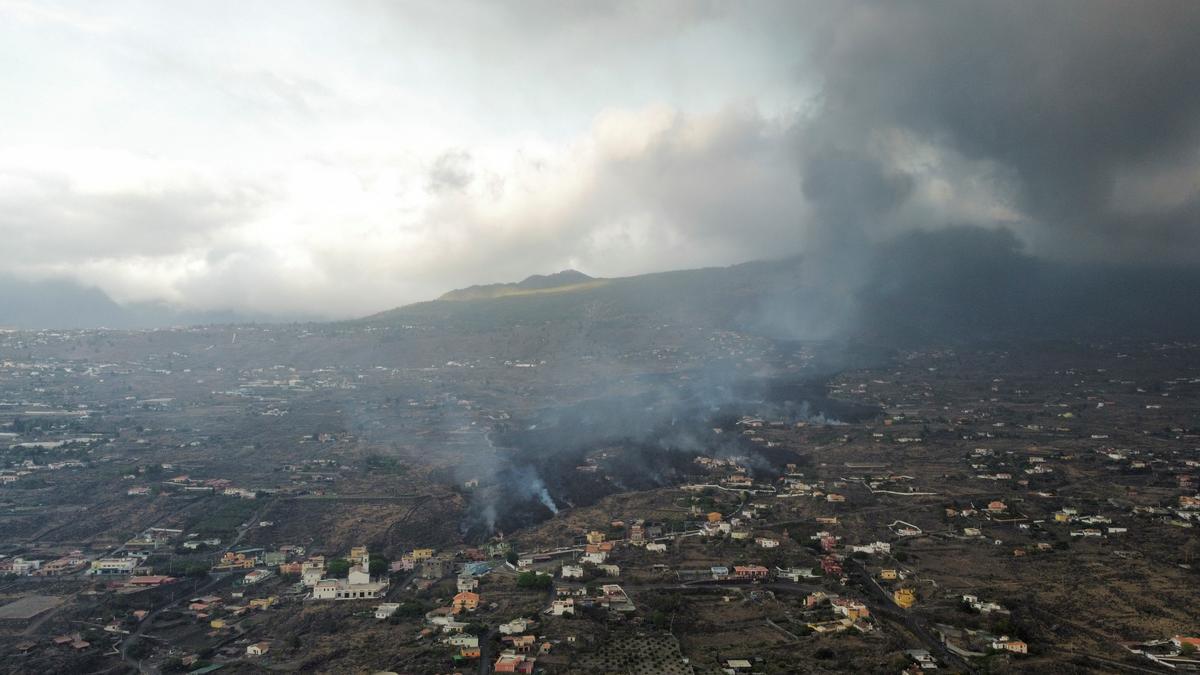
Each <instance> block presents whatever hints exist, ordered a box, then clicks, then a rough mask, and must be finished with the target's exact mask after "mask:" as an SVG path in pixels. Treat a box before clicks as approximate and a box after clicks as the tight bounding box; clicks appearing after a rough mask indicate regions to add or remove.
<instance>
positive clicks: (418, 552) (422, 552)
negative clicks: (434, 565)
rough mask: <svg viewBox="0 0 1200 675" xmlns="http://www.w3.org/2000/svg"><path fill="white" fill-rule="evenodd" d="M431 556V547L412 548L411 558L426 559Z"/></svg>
mask: <svg viewBox="0 0 1200 675" xmlns="http://www.w3.org/2000/svg"><path fill="white" fill-rule="evenodd" d="M432 557H433V549H431V548H414V549H413V552H412V559H413V560H416V561H421V560H428V559H430V558H432Z"/></svg>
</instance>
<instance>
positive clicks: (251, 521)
mask: <svg viewBox="0 0 1200 675" xmlns="http://www.w3.org/2000/svg"><path fill="white" fill-rule="evenodd" d="M271 506H272V501H264V503H263V504H262V505H261V506H259V507H258V508H257V509H255V511H254V513H253V514H252V515H251V516H250V518H248V519H247V520H246V524H245V525H239V526H238V530H237V535H236V536H235V537H234V538H233V540H232V541H230V542H229V543H228V544H226V545H225V546H224V547H223V548H222V549H221V550H220V551H218V556H220V555H224V554H225V553H226V552H228V551H229V550H230V549H232V548H233V547H234V546H237V545H238V543H240V542H241V541H242V539H243V538H244V537H245V536H246V533H247V532H249V531H250V529H251V528H252V527H254V526H255V524H256V523H258V518H259V515H260V514H262V512H263V511H265V510H267V509H269V508H270V507H271ZM231 576H232V575H231V574H230V573H228V572H222V573H218V574H212V573H209V576H208V578H207V579H206V580H205V582H204V583H203V584H200V585H198V586H195V587H194V588H193V589H192V591H191V592H190V593H187V594H185V595H180V596H179V597H176V598H175V599H173V600H168V601H166V602H164V603H163V604H161V605H159V606H158V607H155V608H154V609H152V610H150V612H149V613H148V614H146V616H145V618H143V619H142V620H141V622H139V623H138V625H137V628H136V629H134V631H133V632H132V633H130V634H129V636H128V637H126V638H125V639H124V640H122V641H121V660H122V661H125V662H129V646H130V645H131V644H133V643H134V642H136V641H137V640H138V639H139V638H140V637H141V635H142V633H143V632H144V631H145V630H146V627H147V626H149V625H150V624H152V623H153V622H154V619H155V618H156V617H158V615H159V614H161V613H162V612H163V611H164V610H167V609H169V608H170V607H172V606H174V605H175V604H177V603H178V602H179V601H180V600H181V599H183V598H192V597H195V596H197V595H201V594H203V593H204V592H205V591H207V590H209V589H210V588H213V587H214V586H217V585H218V584H220V583H221V582H222V581H225V580H226V579H229V578H230V577H231ZM181 583H183V582H181ZM172 595H176V594H174V593H172ZM135 665H136V667H137V669H138V671H139V672H141V673H144V674H146V675H156V674H157V673H158V668H156V667H155V666H153V665H151V664H148V663H145V662H144V661H141V660H139V661H138V662H137V663H136V664H135Z"/></svg>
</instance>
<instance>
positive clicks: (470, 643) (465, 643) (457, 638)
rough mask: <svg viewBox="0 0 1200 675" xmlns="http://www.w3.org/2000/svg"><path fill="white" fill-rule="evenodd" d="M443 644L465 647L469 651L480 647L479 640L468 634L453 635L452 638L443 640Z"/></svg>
mask: <svg viewBox="0 0 1200 675" xmlns="http://www.w3.org/2000/svg"><path fill="white" fill-rule="evenodd" d="M442 642H445V643H446V644H448V645H453V646H455V647H465V648H467V649H475V648H477V647H479V638H478V637H476V636H474V635H470V634H468V633H459V634H458V635H451V636H450V637H448V638H446V639H444V640H442Z"/></svg>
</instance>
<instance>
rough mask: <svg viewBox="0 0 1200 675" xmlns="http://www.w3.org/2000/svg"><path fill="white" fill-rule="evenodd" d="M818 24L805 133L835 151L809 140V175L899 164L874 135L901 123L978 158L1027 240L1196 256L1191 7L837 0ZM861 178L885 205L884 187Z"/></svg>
mask: <svg viewBox="0 0 1200 675" xmlns="http://www.w3.org/2000/svg"><path fill="white" fill-rule="evenodd" d="M822 28H827V29H828V30H818V31H813V32H810V33H807V37H808V39H809V41H810V43H811V44H812V46H813V49H812V54H811V59H812V64H813V67H814V69H815V71H816V72H817V73H818V74H819V77H820V79H821V82H822V90H821V91H822V105H821V112H820V114H819V116H818V118H817V119H816V121H815V122H814V127H813V131H816V132H819V135H820V136H821V137H822V138H824V139H825V142H826V143H833V144H836V145H837V146H839V152H840V155H835V156H840V157H841V159H838V160H837V161H835V162H830V161H829V160H828V153H823V152H821V151H820V150H818V151H815V152H811V151H810V152H809V153H808V154H807V156H806V160H805V161H806V168H805V172H806V174H807V175H816V174H822V173H827V172H834V171H838V170H841V169H844V168H845V166H846V162H847V160H846V159H845V157H846V155H851V156H853V157H855V159H854V160H853V161H855V162H857V163H858V164H857V166H858V172H857V174H856V175H855V177H852V178H851V179H850V180H852V181H853V180H858V181H870V180H872V178H871V175H872V174H876V175H884V174H888V175H894V174H895V173H896V172H897V171H899V172H902V173H903V172H905V169H904V168H903V167H902V164H903V162H904V161H905V158H906V156H907V155H906V154H904V153H899V154H897V153H891V154H889V153H887V152H883V151H881V147H880V145H879V139H880V138H886V137H888V136H895V135H898V134H899V135H903V136H907V137H909V138H912V139H915V140H916V141H917V142H918V143H920V144H924V145H926V146H928V147H930V148H933V149H936V150H938V151H940V152H946V153H951V154H952V155H953V156H955V157H956V158H958V159H959V160H963V159H965V160H967V161H972V162H979V163H982V166H983V167H986V168H987V170H988V171H990V172H991V174H992V175H991V178H990V179H989V180H991V181H993V182H995V183H996V186H997V189H996V190H995V192H996V193H997V194H1005V193H1007V196H1008V198H1009V199H1010V200H1011V201H1009V202H1008V203H1007V204H1006V205H1005V206H1006V207H1008V208H1010V209H1011V210H1013V211H1014V215H1015V216H1016V218H1015V220H1017V221H1021V222H1014V223H1009V224H1010V225H1014V226H1015V229H1016V230H1017V231H1018V232H1019V233H1020V234H1021V236H1022V237H1023V238H1024V239H1026V240H1027V241H1028V242H1029V243H1030V245H1031V246H1032V248H1033V250H1034V251H1035V252H1038V253H1041V254H1047V255H1051V256H1056V257H1063V258H1074V259H1111V260H1120V259H1137V260H1142V261H1160V260H1165V259H1171V260H1175V261H1189V262H1195V261H1196V260H1197V259H1198V258H1200V255H1198V254H1200V231H1198V230H1197V228H1196V227H1195V224H1196V222H1197V217H1198V216H1200V211H1197V208H1196V207H1197V198H1198V197H1200V184H1197V183H1196V182H1195V181H1194V180H1190V181H1189V180H1187V179H1186V178H1184V176H1187V175H1192V176H1194V175H1195V169H1196V168H1197V166H1200V62H1197V60H1196V59H1194V58H1191V56H1190V55H1191V54H1194V53H1195V50H1196V48H1197V46H1198V44H1197V37H1196V36H1197V35H1198V34H1200V32H1198V31H1200V6H1198V5H1196V4H1195V3H1187V2H1157V3H1150V4H1132V3H1125V2H1116V1H1114V2H1109V1H1102V2H1092V1H1087V2H1074V1H1063V2H1055V3H1050V4H1045V5H1037V6H1033V5H1027V4H1021V3H946V4H941V5H939V6H938V7H937V8H936V9H935V8H932V7H930V5H929V4H928V3H916V2H898V3H868V2H864V3H846V4H844V5H840V6H839V7H838V8H836V9H834V10H833V11H832V12H830V15H829V17H828V22H827V23H824V24H822ZM819 147H820V146H818V148H819ZM901 149H903V148H901ZM936 161H938V160H937V159H936V158H935V162H936ZM954 166H955V165H954V164H953V163H946V164H945V165H944V166H942V167H941V170H940V171H939V173H940V174H941V175H942V176H952V175H953V172H952V169H953V168H954ZM861 187H862V191H861V193H860V195H861V196H862V199H864V200H866V203H868V204H870V203H872V202H873V201H882V202H884V203H887V204H889V205H890V206H893V207H894V206H896V204H895V203H894V201H895V200H894V199H893V197H894V185H893V184H890V183H883V182H880V183H878V184H876V185H870V184H868V183H863V184H862V185H861ZM1164 196H1166V197H1167V198H1166V199H1163V197H1164ZM849 203H852V200H849V199H845V198H840V199H839V200H838V204H841V205H843V206H844V205H846V204H849ZM929 215H936V214H929ZM877 219H878V218H876V220H877ZM944 220H952V219H944ZM860 222H861V217H860ZM930 224H940V223H930Z"/></svg>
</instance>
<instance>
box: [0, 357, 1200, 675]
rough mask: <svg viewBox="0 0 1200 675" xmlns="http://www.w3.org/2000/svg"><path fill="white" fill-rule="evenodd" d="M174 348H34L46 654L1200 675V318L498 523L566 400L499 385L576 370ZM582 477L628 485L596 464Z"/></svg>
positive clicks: (20, 586) (37, 523)
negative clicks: (535, 425) (390, 443)
mask: <svg viewBox="0 0 1200 675" xmlns="http://www.w3.org/2000/svg"><path fill="white" fill-rule="evenodd" d="M223 337H224V339H229V337H228V336H223ZM8 339H10V340H14V339H18V338H17V337H14V336H9V337H8ZM19 339H21V340H26V341H28V340H30V339H31V338H30V337H29V336H28V335H21V336H20V338H19ZM37 339H41V340H48V341H52V340H54V339H64V340H65V339H66V338H54V337H51V336H42V337H40V338H37ZM248 339H249V338H247V337H246V335H245V334H244V333H243V334H241V335H240V337H239V340H242V341H243V342H245V341H247V340H248ZM271 339H275V338H274V337H272V338H271ZM26 348H27V347H23V349H26ZM710 348H717V349H719V350H720V353H721V354H723V355H724V358H727V359H731V360H735V361H737V362H743V361H745V360H746V359H763V358H776V359H778V358H780V356H779V355H778V354H775V355H774V356H772V354H771V353H770V352H764V351H762V350H763V347H762V346H761V345H756V344H754V343H752V342H744V341H738V340H737V339H736V336H731V335H728V334H719V335H716V336H714V339H713V340H711V341H705V346H704V349H710ZM172 351H178V354H176V355H174V356H172V355H170V354H168V355H166V356H165V357H161V358H164V359H167V358H169V360H171V363H170V364H169V365H170V367H165V366H167V365H168V364H166V363H165V362H164V363H162V364H160V363H159V362H158V359H148V360H147V363H145V364H143V365H142V366H141V367H143V368H144V369H145V370H144V372H143V374H141V375H138V374H137V372H138V371H137V370H136V369H135V368H134V367H133V366H131V365H130V364H128V363H126V364H120V365H117V364H114V363H96V364H94V365H82V364H80V363H77V362H70V363H67V362H62V361H53V360H52V359H49V358H48V357H47V358H42V359H40V360H39V359H11V360H6V361H4V362H3V370H0V375H2V376H3V378H4V379H3V380H2V383H3V385H4V387H5V390H4V391H5V392H6V393H5V399H4V401H0V424H2V425H3V428H0V433H3V434H4V436H3V442H4V444H5V447H6V448H7V449H8V452H7V453H6V454H5V455H4V458H5V465H4V467H3V468H0V481H2V483H0V503H2V504H3V506H4V509H5V511H4V513H3V519H2V520H0V524H2V525H3V526H4V528H5V529H4V533H5V534H4V538H3V544H4V550H3V551H2V552H0V553H2V555H3V557H2V558H0V574H3V575H5V583H4V586H3V588H2V590H0V596H2V597H0V629H2V630H3V631H5V634H6V637H5V638H4V643H5V645H7V646H6V647H5V650H6V651H5V659H6V662H7V663H13V664H23V665H21V666H20V667H19V668H18V669H20V670H33V669H41V670H53V669H61V668H64V667H66V668H72V669H81V670H88V669H102V667H103V664H110V665H111V664H113V663H123V664H126V665H127V666H129V667H136V668H143V669H144V668H150V669H153V672H201V673H207V672H213V671H215V670H225V671H228V672H257V671H258V670H261V669H266V668H272V669H275V668H282V669H300V670H309V669H321V670H362V669H370V670H372V671H385V672H389V671H390V672H398V673H399V672H480V673H486V672H524V673H534V672H546V673H555V672H613V671H620V672H645V673H673V672H679V673H710V672H711V673H716V672H727V673H772V672H795V670H794V669H793V668H794V667H795V666H794V664H795V663H796V662H797V661H799V662H800V663H803V664H806V665H804V666H803V669H805V670H806V671H813V672H819V671H823V670H844V669H857V670H869V671H876V670H878V671H890V672H900V671H912V672H930V671H938V670H944V671H946V672H970V671H978V670H984V669H1009V670H1012V671H1014V672H1020V671H1035V670H1039V669H1046V668H1053V667H1056V665H1055V664H1062V663H1070V664H1074V665H1075V666H1076V667H1078V668H1082V669H1086V670H1098V671H1104V670H1114V671H1116V670H1120V669H1121V668H1122V667H1126V666H1136V667H1140V668H1149V669H1155V668H1160V669H1164V671H1165V670H1174V669H1186V668H1200V659H1196V658H1193V655H1194V653H1195V648H1196V646H1197V642H1198V639H1200V638H1198V635H1200V628H1198V626H1200V617H1198V616H1197V614H1196V610H1195V607H1197V606H1200V598H1197V597H1195V596H1196V591H1195V588H1196V585H1195V583H1194V582H1195V575H1196V568H1195V567H1194V565H1196V564H1197V563H1196V561H1195V560H1194V558H1195V557H1196V554H1197V553H1200V537H1198V535H1197V531H1198V530H1197V527H1200V487H1198V476H1200V431H1198V429H1197V427H1196V426H1195V418H1194V410H1195V405H1196V401H1197V396H1198V395H1200V358H1198V357H1200V345H1191V344H1163V345H1156V344H1148V345H1147V344H1141V345H1104V346H1093V347H1080V348H1076V349H1074V350H1073V351H1068V352H1067V353H1065V354H1059V355H1057V356H1056V357H1053V358H1052V357H1050V356H1038V357H1028V356H1021V355H1020V354H1017V353H1015V352H1004V351H962V352H955V351H951V350H944V351H927V352H912V353H907V354H900V355H897V356H895V357H894V358H892V359H890V360H889V361H888V362H887V363H886V364H884V365H882V366H879V367H863V368H859V369H847V370H844V371H842V372H840V373H839V374H837V375H836V376H835V377H833V378H832V379H830V380H829V382H828V383H827V385H826V389H827V391H828V394H829V396H830V397H832V398H834V399H837V400H840V401H846V402H848V403H853V404H856V405H859V406H862V407H864V408H866V407H873V408H874V409H876V410H877V411H878V412H877V413H873V414H869V415H863V417H862V418H861V420H855V421H844V420H839V419H830V418H821V417H820V416H817V415H807V416H798V415H796V414H794V413H793V412H791V410H790V409H781V408H780V407H779V406H777V405H768V404H758V405H757V407H756V406H755V405H747V406H744V407H743V409H742V410H741V412H740V413H739V414H736V415H733V416H723V417H720V418H714V419H713V420H711V421H710V422H709V424H708V425H707V426H703V427H699V428H696V429H694V430H693V431H692V434H693V437H694V438H695V439H697V441H698V445H697V448H696V449H694V450H690V451H688V452H686V453H680V454H679V455H678V457H677V458H676V460H673V462H674V463H673V464H672V465H671V469H672V472H673V473H672V474H671V476H672V478H671V479H670V480H668V481H664V483H663V484H661V485H658V486H656V487H651V488H647V489H637V490H629V489H627V488H626V489H622V488H621V487H620V485H619V483H622V482H623V481H626V480H628V476H629V473H628V472H629V470H630V469H629V467H628V465H627V464H623V463H622V462H628V461H629V460H628V458H627V457H626V456H625V455H624V454H622V449H621V448H620V447H616V446H615V445H614V444H611V443H607V442H605V443H603V444H597V445H596V446H595V447H590V448H585V449H583V450H582V451H581V452H582V454H580V455H579V456H578V457H574V456H573V457H571V458H570V459H569V461H564V462H562V463H561V464H562V468H561V471H562V472H563V473H561V474H554V473H552V472H551V468H550V467H552V466H553V465H549V464H547V465H545V466H543V468H542V475H541V480H542V481H543V485H544V486H545V488H546V489H545V492H544V493H540V494H535V493H533V492H530V493H529V497H528V499H529V501H528V506H523V507H521V508H520V509H519V510H518V511H517V512H515V513H513V514H508V515H507V517H508V518H509V520H508V521H504V520H503V518H504V517H505V514H498V519H497V526H496V527H495V529H494V530H493V531H490V532H488V531H486V530H483V531H482V532H483V534H482V535H477V534H471V535H470V536H466V535H464V533H466V532H472V533H473V532H477V531H479V530H476V529H470V528H477V527H478V525H476V524H475V522H476V521H474V520H472V518H473V516H472V514H473V513H476V512H478V510H479V508H480V507H479V505H480V504H481V503H487V502H481V500H483V499H484V498H485V497H486V496H487V495H489V494H492V493H490V492H488V491H489V490H495V489H496V488H497V476H498V475H500V471H502V470H507V469H503V468H493V469H489V467H503V465H500V464H496V461H497V460H494V459H489V458H492V457H500V458H503V454H502V453H503V450H496V449H491V448H490V447H489V445H488V443H487V441H488V439H489V437H490V434H492V433H494V432H495V431H496V430H498V429H503V428H511V425H512V422H513V420H516V419H523V418H524V419H528V418H529V417H530V415H531V411H532V410H534V409H535V408H536V406H538V405H544V403H542V402H540V401H539V399H538V397H537V394H536V390H527V391H525V394H524V395H523V396H522V397H520V398H514V397H511V396H507V395H501V394H500V393H497V392H494V391H492V392H489V391H487V390H485V389H483V388H481V387H479V386H478V385H477V384H472V383H473V382H476V379H475V378H478V377H480V375H479V372H480V371H486V372H489V373H505V374H508V373H512V375H511V377H517V378H523V377H527V376H528V375H527V373H526V372H525V371H528V370H536V369H538V368H543V367H548V366H542V365H539V364H531V365H530V367H529V368H515V367H514V365H513V364H520V363H524V362H522V361H520V360H519V359H507V360H499V361H498V362H497V363H495V364H493V365H487V364H481V363H480V364H473V367H472V364H470V363H468V362H467V361H465V360H463V361H455V362H454V363H455V365H448V366H446V367H442V368H438V369H435V370H430V369H427V368H425V369H420V370H416V371H409V370H405V369H402V368H398V367H390V368H379V367H377V366H375V365H369V366H363V367H361V368H359V369H358V370H357V371H355V370H345V371H344V372H341V373H340V374H339V373H335V372H332V371H330V370H328V369H323V368H312V369H311V370H305V369H302V368H293V367H288V368H281V369H275V370H276V371H278V372H270V371H268V370H267V369H264V368H261V367H257V366H256V367H253V368H246V369H242V370H236V371H232V372H231V371H227V370H226V369H225V366H223V365H217V364H216V363H215V362H214V363H212V364H209V365H202V364H196V365H195V366H194V367H190V368H188V369H190V370H191V371H192V372H188V373H186V374H184V373H183V371H184V370H187V369H185V368H180V366H179V364H180V363H185V362H189V360H192V359H198V358H201V356H202V354H203V353H205V352H204V351H203V348H202V347H201V348H197V349H194V350H193V351H191V352H185V351H184V350H182V349H179V350H174V349H173V350H172ZM187 353H191V354H194V356H186V355H185V354H187ZM667 354H668V356H667V358H668V359H669V358H677V359H680V360H682V361H684V362H688V361H690V358H691V357H688V356H686V355H680V354H679V353H677V352H671V353H667ZM197 355H199V356H197ZM643 357H644V358H645V359H647V360H651V361H653V362H655V363H661V361H662V359H663V357H664V352H662V351H650V352H647V353H645V354H644V355H643ZM782 358H783V365H782V366H781V367H782V368H783V369H785V370H786V369H802V368H804V367H806V365H807V364H808V362H809V360H810V357H809V355H808V354H807V353H794V352H789V353H787V354H785V355H784V356H783V357H782ZM464 364H466V365H464ZM160 365H161V366H164V367H162V368H159V366H160ZM678 365H679V364H672V365H671V368H672V369H674V368H675V367H677V366H678ZM159 369H161V370H169V371H171V373H173V375H171V376H167V375H164V374H161V373H155V372H154V371H156V370H159ZM218 369H220V370H218ZM981 371H983V372H988V373H990V374H991V376H990V377H989V378H988V379H987V380H984V381H980V380H979V379H978V378H977V377H975V376H973V375H969V374H974V373H978V372H981ZM35 373H36V374H35ZM118 373H125V374H124V375H119V374H118ZM1156 373H1170V376H1163V377H1159V378H1158V379H1155V378H1156V376H1155V374H1156ZM1181 373H1182V375H1181ZM495 376H496V377H499V375H495ZM167 377H171V378H175V379H177V380H178V384H176V385H173V386H172V387H170V388H166V387H163V386H162V385H161V383H160V384H159V385H156V386H155V387H154V388H153V389H152V390H150V391H149V392H148V393H147V394H146V395H144V396H143V395H141V394H140V393H135V394H133V395H132V396H131V397H130V395H129V394H126V395H124V396H120V397H117V396H114V395H112V394H111V393H108V391H107V387H110V386H121V387H124V386H126V385H125V384H121V385H117V384H116V382H117V381H121V382H126V383H137V387H139V388H140V387H145V386H146V385H145V384H144V383H143V382H141V378H150V380H152V381H159V382H161V379H160V378H167ZM464 378H465V379H464ZM101 380H108V381H106V382H101ZM197 380H205V381H204V382H203V383H199V384H196V381H197ZM397 380H402V381H403V382H404V383H405V385H404V386H405V387H407V389H406V392H407V393H406V395H405V396H403V397H395V396H392V395H390V394H386V393H385V392H388V391H391V389H392V388H393V387H394V386H396V385H395V382H396V381H397ZM172 381H174V380H172ZM189 382H190V383H192V384H187V383H189ZM85 385H86V387H90V388H91V389H90V393H85V392H86V391H87V390H85V389H84V388H83V387H85ZM185 385H186V386H185ZM491 386H492V387H493V388H495V387H496V385H491ZM521 386H528V385H521ZM604 386H608V387H612V386H616V385H615V384H609V385H604ZM75 387H80V388H79V389H76V388H75ZM135 391H136V389H135ZM14 392H17V393H14ZM55 392H59V393H58V394H57V395H58V396H60V398H59V399H55V398H54V396H55V395H56V394H55ZM151 394H153V395H151ZM160 394H161V395H160ZM127 397H128V398H127ZM231 399H238V400H237V401H236V402H231ZM242 399H246V400H242ZM39 401H40V402H41V403H39ZM120 401H123V402H120ZM247 401H249V404H250V405H251V408H250V409H249V410H250V411H249V412H247V410H246V408H245V406H246V405H247ZM39 405H41V406H42V407H38V406H39ZM351 406H353V409H354V410H355V411H356V412H355V416H354V417H352V418H348V417H347V415H346V414H345V412H344V411H345V410H346V409H348V408H350V407H351ZM39 411H41V412H44V413H46V414H44V415H40V414H34V413H37V412H39ZM200 411H203V412H200ZM272 411H274V412H272ZM334 411H337V412H336V414H334ZM80 412H83V413H84V414H80ZM248 417H253V418H254V419H253V425H250V422H249V421H248V420H247V418H248ZM335 419H336V420H346V419H353V420H354V424H353V425H347V424H345V423H334V420H335ZM263 424H266V425H267V427H266V428H262V426H261V425H263ZM238 428H244V429H246V430H247V431H246V432H245V433H244V434H243V435H242V436H237V435H235V434H234V432H233V430H235V429H238ZM512 433H513V432H511V431H510V432H509V434H510V435H511V434H512ZM271 438H283V439H286V443H279V442H278V441H272V440H270V439H271ZM384 438H387V439H395V438H401V439H406V440H405V441H404V443H405V444H408V445H402V446H399V447H392V448H391V449H388V448H386V447H385V446H384V445H383V444H382V442H381V441H380V439H384ZM433 447H436V448H438V451H437V453H431V452H430V451H429V450H428V448H433ZM705 447H707V448H712V449H713V451H711V452H706V451H705V450H704V448H705ZM480 453H482V454H480ZM468 457H475V458H476V459H475V460H474V461H475V464H474V467H473V468H472V463H471V462H470V461H467V462H466V463H465V466H466V467H467V468H466V469H463V468H461V467H462V466H463V465H464V458H468ZM484 459H486V460H487V461H486V462H485V461H484ZM451 467H459V468H456V469H452V468H451ZM623 472H624V473H623ZM506 475H507V474H506ZM515 475H520V474H515ZM580 480H585V481H590V482H589V483H586V485H597V486H599V487H596V488H594V489H595V492H594V496H592V497H589V498H587V499H585V498H583V497H582V496H580V495H572V494H571V493H570V492H569V491H565V490H564V489H563V487H562V486H564V485H570V484H573V483H571V482H570V481H580ZM564 481H565V482H564ZM547 502H548V503H547ZM500 522H515V523H518V526H517V527H506V528H504V529H501V527H500V526H499V523H500ZM464 523H467V525H464ZM1096 580H1103V583H1102V584H1099V583H1096ZM1089 582H1090V583H1089Z"/></svg>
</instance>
